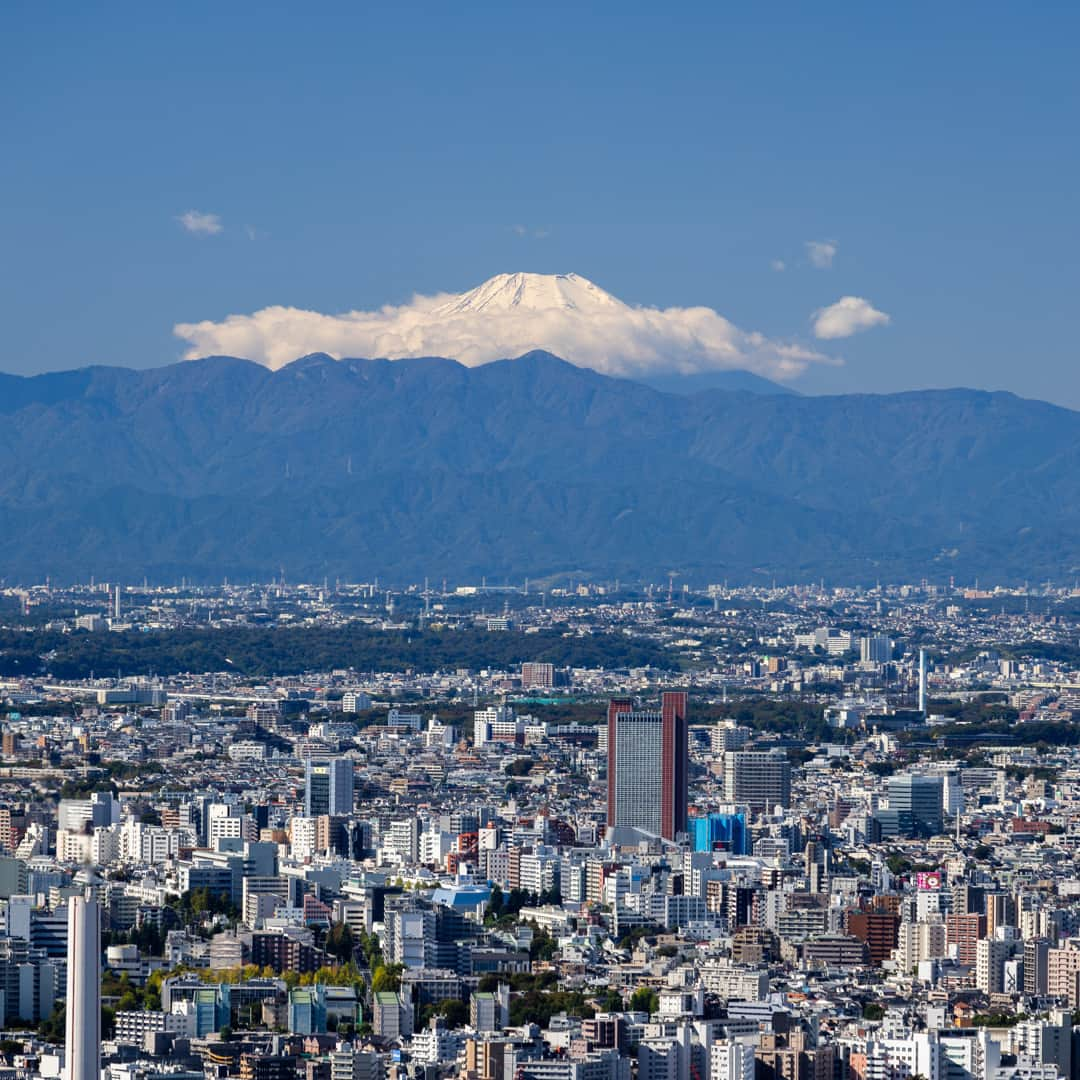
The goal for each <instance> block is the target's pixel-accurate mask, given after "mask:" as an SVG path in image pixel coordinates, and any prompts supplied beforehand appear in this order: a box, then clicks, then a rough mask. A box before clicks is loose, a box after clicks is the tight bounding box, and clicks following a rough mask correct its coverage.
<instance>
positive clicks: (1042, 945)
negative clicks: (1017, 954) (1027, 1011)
mask: <svg viewBox="0 0 1080 1080" xmlns="http://www.w3.org/2000/svg"><path fill="white" fill-rule="evenodd" d="M1049 954H1050V942H1049V941H1048V940H1047V939H1046V938H1029V939H1028V940H1027V941H1025V942H1024V993H1025V994H1028V995H1029V996H1030V997H1041V996H1043V995H1045V994H1046V986H1047V974H1048V968H1049Z"/></svg>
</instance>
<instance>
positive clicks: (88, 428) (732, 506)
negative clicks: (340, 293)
mask: <svg viewBox="0 0 1080 1080" xmlns="http://www.w3.org/2000/svg"><path fill="white" fill-rule="evenodd" d="M1078 465H1080V414H1077V413H1074V412H1071V411H1069V410H1067V409H1062V408H1058V407H1055V406H1052V405H1048V404H1044V403H1042V402H1037V401H1028V400H1024V399H1021V398H1018V397H1015V396H1013V395H1011V394H1005V393H983V392H980V391H973V390H949V391H922V392H915V393H906V394H892V395H885V396H868V395H850V396H843V397H801V396H797V395H791V394H754V393H745V392H741V391H740V392H730V391H726V390H706V391H702V392H700V393H696V394H692V395H689V396H676V395H673V394H666V393H660V392H657V391H656V390H653V389H651V388H649V387H646V386H643V385H639V384H637V383H635V382H631V381H628V380H624V379H614V378H608V377H605V376H603V375H599V374H597V373H596V372H593V371H589V370H586V369H583V368H578V367H574V366H572V365H570V364H567V363H564V362H563V361H561V360H558V359H556V358H555V357H553V356H550V355H548V354H546V353H540V352H537V353H530V354H528V355H526V356H524V357H520V358H518V359H515V360H503V361H497V362H495V363H492V364H486V365H484V366H481V367H475V368H466V367H463V366H461V365H460V364H457V363H455V362H454V361H452V360H442V359H418V360H396V361H387V360H342V361H335V360H332V359H330V358H329V357H325V356H318V355H316V356H308V357H304V358H302V359H300V360H297V361H295V362H294V363H292V364H290V365H288V366H286V367H284V368H282V369H281V370H279V371H271V370H269V369H267V368H265V367H263V366H260V365H258V364H254V363H250V362H248V361H246V360H237V359H232V358H228V357H212V358H209V359H205V360H198V361H192V362H188V363H181V364H175V365H172V366H169V367H164V368H158V369H151V370H146V371H133V370H127V369H121V368H100V367H99V368H87V369H84V370H80V371H73V372H64V373H60V374H51V375H39V376H36V377H34V378H27V379H24V378H18V377H15V376H0V515H2V518H0V520H2V521H3V528H2V529H0V576H3V577H6V578H7V579H8V580H9V581H12V580H20V581H27V580H31V579H40V578H41V577H43V576H44V575H45V574H51V575H52V576H53V578H54V579H56V580H64V579H66V580H71V579H75V578H80V579H83V580H85V579H86V578H88V577H89V575H90V574H96V575H97V576H98V577H99V578H102V579H110V580H127V581H131V580H141V579H142V577H143V576H144V575H146V576H148V577H150V578H151V579H152V580H158V581H161V580H165V581H171V580H175V579H177V578H179V577H180V576H181V575H186V576H188V577H189V578H193V579H202V580H207V581H216V580H220V579H221V578H222V577H223V576H226V575H227V576H228V577H229V578H230V579H233V580H244V579H251V578H261V579H264V580H265V579H267V578H268V577H270V576H272V575H275V574H277V573H278V572H279V570H280V568H281V567H285V569H286V572H287V574H288V576H289V577H290V579H292V580H299V579H308V580H317V579H321V578H322V577H323V576H324V575H328V576H331V577H335V576H339V575H340V576H341V577H342V578H345V579H350V580H363V579H366V578H371V577H374V576H375V575H376V574H378V575H380V576H381V577H382V578H383V580H396V581H405V580H407V581H416V580H420V579H421V578H423V576H425V575H429V576H431V577H432V579H438V578H441V577H443V576H446V577H449V578H451V579H456V580H463V579H468V580H475V579H476V578H478V577H479V575H480V574H487V575H488V577H489V580H491V579H494V578H497V577H499V576H500V575H505V576H507V577H509V578H513V579H515V580H519V579H520V578H522V577H524V576H525V575H529V576H530V577H533V578H539V577H542V576H545V575H551V574H556V573H564V572H573V573H582V574H593V575H596V576H604V577H615V576H619V577H621V578H622V579H623V580H630V579H632V578H634V577H635V576H638V575H641V576H650V577H652V578H653V579H656V578H657V577H659V576H662V575H666V573H667V571H668V570H672V569H674V570H678V571H680V572H681V573H682V574H683V575H684V577H683V579H682V580H686V581H696V582H705V581H723V580H725V579H728V580H730V581H732V582H735V581H740V580H748V579H750V580H771V578H772V577H773V576H775V577H776V578H777V579H780V580H809V579H816V578H818V577H821V576H825V577H828V578H829V579H831V580H833V581H841V580H842V581H850V582H855V581H863V582H867V581H873V580H875V579H879V578H880V579H882V580H897V579H905V578H906V579H913V578H914V579H918V578H922V577H928V578H931V579H937V580H942V579H945V578H947V577H948V576H949V575H950V574H956V575H957V578H958V580H960V581H965V580H970V579H971V578H972V577H974V576H975V575H980V576H982V577H983V578H984V580H986V579H999V580H1000V579H1006V578H1011V579H1013V580H1023V579H1030V580H1038V579H1042V578H1047V577H1049V578H1054V579H1057V580H1062V579H1066V578H1069V579H1071V578H1072V576H1073V575H1074V574H1075V573H1076V572H1077V567H1078V566H1080V497H1078V496H1080V468H1078Z"/></svg>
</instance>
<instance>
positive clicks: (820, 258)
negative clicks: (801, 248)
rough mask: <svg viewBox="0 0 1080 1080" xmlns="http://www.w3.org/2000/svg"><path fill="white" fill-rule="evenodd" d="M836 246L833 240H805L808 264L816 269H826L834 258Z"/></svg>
mask: <svg viewBox="0 0 1080 1080" xmlns="http://www.w3.org/2000/svg"><path fill="white" fill-rule="evenodd" d="M836 252H837V246H836V241H835V240H807V241H806V255H807V257H808V258H809V260H810V265H811V266H815V267H817V269H818V270H828V269H829V267H830V266H832V264H833V259H835V258H836Z"/></svg>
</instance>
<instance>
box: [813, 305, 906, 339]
mask: <svg viewBox="0 0 1080 1080" xmlns="http://www.w3.org/2000/svg"><path fill="white" fill-rule="evenodd" d="M813 319H814V337H816V338H821V339H823V340H830V339H832V338H846V337H851V335H852V334H857V333H859V331H860V330H869V329H870V328H871V327H874V326H888V325H889V322H890V319H889V316H888V315H886V314H885V312H884V311H878V310H877V308H875V307H874V306H873V305H872V304H871V303H870V302H869V301H868V300H864V299H863V298H862V297H861V296H841V297H840V299H839V300H837V301H836V303H835V304H830V305H829V306H828V307H824V308H819V309H818V310H817V311H815V312H814V314H813Z"/></svg>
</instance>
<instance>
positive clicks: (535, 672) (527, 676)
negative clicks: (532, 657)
mask: <svg viewBox="0 0 1080 1080" xmlns="http://www.w3.org/2000/svg"><path fill="white" fill-rule="evenodd" d="M554 685H555V665H554V664H545V663H541V662H540V661H531V662H526V663H524V664H522V665H521V686H522V689H524V690H530V689H532V688H533V687H540V688H541V689H543V690H549V689H551V687H553V686H554Z"/></svg>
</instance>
